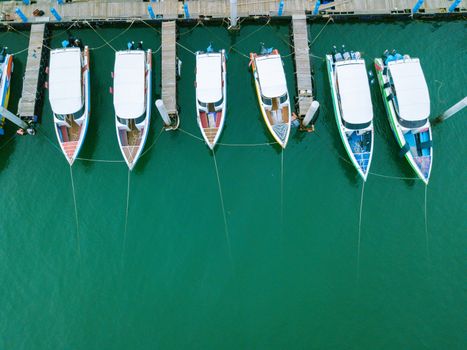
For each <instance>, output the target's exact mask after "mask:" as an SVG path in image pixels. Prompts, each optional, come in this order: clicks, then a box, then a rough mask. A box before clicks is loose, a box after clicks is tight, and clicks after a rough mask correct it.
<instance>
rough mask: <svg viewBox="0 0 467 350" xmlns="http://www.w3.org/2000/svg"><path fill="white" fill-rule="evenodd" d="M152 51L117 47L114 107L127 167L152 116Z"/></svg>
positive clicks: (137, 152) (138, 150)
mask: <svg viewBox="0 0 467 350" xmlns="http://www.w3.org/2000/svg"><path fill="white" fill-rule="evenodd" d="M151 69H152V52H151V50H148V51H147V52H145V51H143V50H141V49H137V50H130V49H129V50H125V51H117V52H116V53H115V71H114V89H113V94H114V108H115V125H116V130H117V138H118V144H119V146H120V150H121V151H122V154H123V157H124V158H125V161H126V163H127V164H128V167H129V168H130V170H132V169H133V167H134V166H135V164H136V162H137V161H138V158H139V156H140V155H141V152H142V150H143V148H144V145H145V143H146V138H147V135H148V130H149V121H150V119H151Z"/></svg>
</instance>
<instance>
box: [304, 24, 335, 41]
mask: <svg viewBox="0 0 467 350" xmlns="http://www.w3.org/2000/svg"><path fill="white" fill-rule="evenodd" d="M331 21H332V22H334V20H333V18H332V17H329V19H328V21H327V22H326V24H325V25H324V26H323V28H321V30H320V31H319V32H318V34H317V35H316V36H315V38H314V39H313V40H312V41H311V43H310V44H309V45H308V47H310V46H311V45H313V44H314V43H315V41H316V40H318V38H319V36H320V35H321V33H322V32H323V30H324V29H326V27H327V25H328V24H329V22H331Z"/></svg>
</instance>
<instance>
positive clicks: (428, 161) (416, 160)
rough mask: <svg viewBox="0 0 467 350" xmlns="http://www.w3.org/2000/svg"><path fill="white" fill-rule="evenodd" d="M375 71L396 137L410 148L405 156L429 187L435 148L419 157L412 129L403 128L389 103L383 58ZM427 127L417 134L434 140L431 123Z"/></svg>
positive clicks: (376, 65)
mask: <svg viewBox="0 0 467 350" xmlns="http://www.w3.org/2000/svg"><path fill="white" fill-rule="evenodd" d="M374 62H375V69H376V75H377V77H378V84H379V87H380V91H381V95H382V97H383V102H384V107H385V109H386V113H387V115H388V119H389V124H390V126H391V129H392V131H393V134H394V137H395V138H396V141H397V143H398V145H399V147H400V148H401V150H402V149H404V148H406V149H407V148H408V149H409V151H408V152H405V154H404V156H405V158H406V159H407V161H408V163H409V165H410V167H411V168H412V169H413V170H414V172H415V173H416V174H417V176H418V177H419V178H420V179H421V180H422V181H423V182H424V183H425V184H427V185H428V182H429V180H430V175H431V167H432V164H433V147H432V146H430V147H429V148H428V152H427V154H426V155H423V154H422V156H419V155H418V152H416V151H415V150H414V147H413V146H414V145H413V144H412V145H411V139H412V136H413V137H414V138H415V135H416V134H414V133H412V132H411V131H410V129H405V128H403V127H402V126H401V125H400V124H399V122H398V120H397V114H396V110H395V108H394V105H393V103H392V102H391V101H388V96H389V95H390V94H391V89H390V88H388V87H385V86H384V85H385V83H387V82H388V81H389V79H388V77H387V75H385V74H384V63H383V60H382V59H381V58H376V59H375V61H374ZM427 124H428V125H427V127H426V128H425V130H423V131H420V132H417V134H420V135H419V137H423V138H426V139H427V140H430V141H431V140H432V132H431V125H430V122H429V121H428V122H427Z"/></svg>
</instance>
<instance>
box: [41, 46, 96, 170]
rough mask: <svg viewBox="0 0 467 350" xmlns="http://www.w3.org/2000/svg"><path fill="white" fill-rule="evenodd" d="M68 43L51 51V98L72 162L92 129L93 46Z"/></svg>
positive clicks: (62, 143) (62, 142)
mask: <svg viewBox="0 0 467 350" xmlns="http://www.w3.org/2000/svg"><path fill="white" fill-rule="evenodd" d="M67 43H68V41H65V42H64V47H63V48H61V49H55V50H51V51H50V66H49V102H50V106H51V108H52V112H53V116H54V126H55V133H56V135H57V139H58V143H59V144H60V148H61V149H62V151H63V154H64V155H65V158H66V160H67V161H68V163H69V164H70V165H72V164H73V162H74V161H75V159H76V157H77V156H78V154H79V151H80V149H81V146H82V145H83V142H84V138H85V136H86V131H87V129H88V123H89V114H90V107H91V103H90V98H91V96H90V73H89V49H88V47H87V46H85V47H84V49H81V48H80V47H77V46H76V47H74V46H71V45H72V44H68V45H67Z"/></svg>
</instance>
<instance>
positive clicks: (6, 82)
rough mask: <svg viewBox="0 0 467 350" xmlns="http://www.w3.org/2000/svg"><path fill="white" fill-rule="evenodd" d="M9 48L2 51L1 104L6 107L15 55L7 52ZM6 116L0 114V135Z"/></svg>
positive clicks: (0, 64)
mask: <svg viewBox="0 0 467 350" xmlns="http://www.w3.org/2000/svg"><path fill="white" fill-rule="evenodd" d="M6 50H7V49H6V48H5V47H3V48H2V49H1V52H0V99H1V100H0V101H1V102H0V104H1V106H2V107H4V108H8V101H9V99H10V83H11V74H12V73H13V68H14V65H13V55H12V54H9V53H7V51H6ZM4 124H5V117H3V116H0V135H3V134H4V130H3V125H4Z"/></svg>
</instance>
